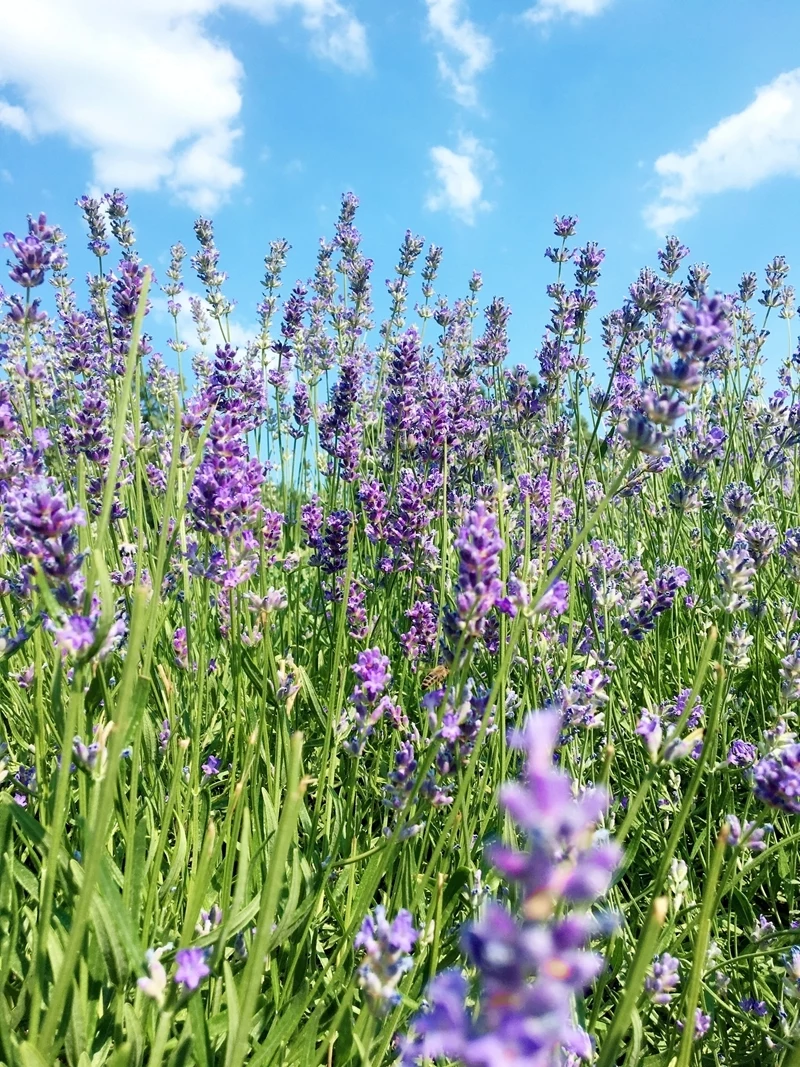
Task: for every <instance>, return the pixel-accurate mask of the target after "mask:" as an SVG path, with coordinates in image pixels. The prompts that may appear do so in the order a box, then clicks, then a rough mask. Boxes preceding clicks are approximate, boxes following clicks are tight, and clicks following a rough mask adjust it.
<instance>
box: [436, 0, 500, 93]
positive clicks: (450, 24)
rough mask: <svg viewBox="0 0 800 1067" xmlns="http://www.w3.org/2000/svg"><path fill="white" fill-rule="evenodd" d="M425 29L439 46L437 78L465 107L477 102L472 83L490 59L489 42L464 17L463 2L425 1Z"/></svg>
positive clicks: (450, 0)
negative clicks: (426, 17)
mask: <svg viewBox="0 0 800 1067" xmlns="http://www.w3.org/2000/svg"><path fill="white" fill-rule="evenodd" d="M425 2H426V4H427V6H428V27H429V29H430V31H431V33H432V34H433V37H434V39H435V40H436V42H437V43H438V44H439V45H440V50H439V51H437V53H436V59H437V62H438V64H439V74H440V75H441V77H442V79H443V80H444V82H445V83H446V84H447V86H448V87H449V88H450V91H451V92H452V94H453V96H454V97H455V99H456V100H457V101H458V103H459V104H463V105H464V106H465V107H474V106H475V105H476V104H477V102H478V91H477V87H476V84H475V82H476V79H477V77H478V75H479V74H481V73H482V72H483V71H484V70H486V68H487V67H488V66H489V64H490V63H491V62H492V59H493V58H494V46H493V44H492V41H491V39H490V38H489V37H488V36H487V35H486V34H485V33H482V32H481V31H480V30H479V29H478V27H477V26H476V25H475V23H474V22H473V21H472V20H471V19H470V18H468V17H467V15H466V13H465V7H466V4H465V3H464V2H463V0H425Z"/></svg>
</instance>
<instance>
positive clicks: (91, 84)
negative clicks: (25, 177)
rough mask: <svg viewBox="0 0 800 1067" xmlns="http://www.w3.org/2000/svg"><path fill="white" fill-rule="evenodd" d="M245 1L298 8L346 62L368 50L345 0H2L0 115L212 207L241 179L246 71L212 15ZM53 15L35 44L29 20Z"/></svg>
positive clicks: (100, 166)
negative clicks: (21, 0)
mask: <svg viewBox="0 0 800 1067" xmlns="http://www.w3.org/2000/svg"><path fill="white" fill-rule="evenodd" d="M226 6H227V7H236V8H239V9H241V10H244V11H246V12H247V13H248V14H250V15H252V16H253V17H254V18H256V19H258V20H260V21H262V22H267V23H270V22H273V21H274V20H275V19H276V18H278V17H279V16H281V15H283V14H286V13H287V12H291V11H294V12H296V13H297V14H299V16H300V19H301V22H302V24H303V26H304V28H305V30H306V31H307V33H308V35H309V40H310V43H311V48H312V51H313V52H314V53H315V54H317V55H319V56H321V57H323V58H325V59H326V60H329V61H330V62H333V63H335V64H336V65H338V66H340V67H342V68H344V69H346V70H363V69H364V68H365V67H366V66H367V64H368V62H369V53H368V49H367V42H366V35H365V32H364V28H363V26H362V25H361V23H360V22H358V20H357V19H355V17H354V16H352V15H351V14H349V12H348V10H347V9H346V8H345V7H344V6H343V4H342V3H340V2H339V0H137V3H135V4H128V5H124V4H123V5H120V4H113V5H110V4H108V3H107V0H69V2H66V0H29V2H27V3H25V4H16V3H7V4H0V40H2V41H3V48H2V51H0V86H2V85H10V86H13V87H14V89H15V91H16V94H17V97H18V99H19V102H20V105H21V106H16V105H11V104H8V103H6V102H4V101H2V100H0V125H5V126H9V127H11V128H12V129H14V130H16V131H17V132H18V133H20V134H23V135H26V136H47V135H53V134H61V135H64V136H66V137H67V138H68V139H69V140H70V141H71V142H72V143H73V144H75V145H77V146H78V147H81V148H84V149H86V150H87V151H89V152H90V153H91V157H92V167H93V175H92V180H93V181H94V182H95V183H96V184H97V185H99V186H101V187H104V188H109V187H111V186H120V187H122V188H123V189H126V190H132V189H146V190H157V189H163V188H166V189H169V190H171V191H172V192H173V193H174V194H175V195H177V196H178V197H179V198H180V199H182V200H184V201H186V202H187V203H188V204H190V205H191V206H192V207H193V208H194V209H196V210H198V211H211V210H213V209H214V208H215V207H216V206H217V205H218V204H220V203H221V202H223V201H224V200H225V199H226V198H227V197H228V196H229V195H230V193H231V191H232V190H233V189H234V188H235V187H236V186H237V185H238V184H239V183H240V182H241V181H242V178H243V177H244V172H243V171H242V169H241V167H240V166H238V165H237V163H236V162H235V147H236V143H237V140H238V139H239V137H240V135H241V130H240V127H239V115H240V111H241V106H242V93H241V86H242V81H243V76H244V72H243V70H242V66H241V64H240V62H239V60H238V59H237V58H236V56H235V55H234V54H233V52H232V51H231V49H230V48H229V47H228V46H227V45H226V44H225V43H223V42H221V41H219V40H218V39H217V38H216V37H215V36H212V35H211V33H210V32H209V31H208V29H207V26H206V20H207V19H208V18H209V17H210V16H212V15H214V14H216V13H218V12H219V11H221V10H222V9H223V8H224V7H226ZM31 25H37V26H40V27H43V28H44V29H43V32H42V33H41V34H39V35H38V37H37V43H36V47H35V48H31V47H30V26H31Z"/></svg>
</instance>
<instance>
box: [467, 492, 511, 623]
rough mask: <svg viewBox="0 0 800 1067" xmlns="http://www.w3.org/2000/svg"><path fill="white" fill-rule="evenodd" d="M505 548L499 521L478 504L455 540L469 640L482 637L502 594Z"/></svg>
mask: <svg viewBox="0 0 800 1067" xmlns="http://www.w3.org/2000/svg"><path fill="white" fill-rule="evenodd" d="M503 547H504V545H503V541H502V539H501V537H500V535H499V534H498V532H497V519H496V518H495V517H494V515H492V514H491V513H490V512H489V511H487V509H486V505H485V504H484V503H483V501H479V502H478V503H477V504H476V505H475V507H474V509H473V510H472V511H471V512H470V513H469V516H468V518H467V521H466V523H465V524H464V525H463V526H462V527H461V531H460V533H459V535H458V537H457V539H456V548H457V549H458V555H459V567H458V595H457V597H456V605H457V607H458V615H459V618H460V620H461V623H462V626H463V627H464V629H465V630H466V633H467V636H469V637H478V636H480V634H481V633H482V632H483V627H484V621H485V619H486V616H487V615H488V614H489V612H490V611H491V610H492V608H493V607H494V606H495V604H496V603H497V601H498V600H499V599H500V597H501V596H502V595H503V586H502V583H501V581H500V553H501V551H502V549H503Z"/></svg>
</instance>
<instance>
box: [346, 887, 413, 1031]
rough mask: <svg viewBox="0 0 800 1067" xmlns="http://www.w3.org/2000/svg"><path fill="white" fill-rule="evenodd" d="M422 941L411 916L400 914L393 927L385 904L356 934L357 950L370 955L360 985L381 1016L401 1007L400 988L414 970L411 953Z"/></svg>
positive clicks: (402, 912)
mask: <svg viewBox="0 0 800 1067" xmlns="http://www.w3.org/2000/svg"><path fill="white" fill-rule="evenodd" d="M418 937H419V934H418V933H417V931H416V930H415V929H414V923H413V921H412V918H411V912H409V911H406V910H405V909H403V910H402V911H399V912H398V913H397V916H396V918H395V919H394V921H393V922H391V923H390V922H389V921H388V919H387V918H386V910H385V908H384V907H383V905H381V904H379V905H378V907H377V908H375V912H374V914H373V915H367V917H366V918H365V919H364V922H363V924H362V926H361V929H360V930H359V932H358V933H357V934H356V938H355V942H354V944H355V947H356V948H363V949H364V950H365V952H366V958H365V960H364V962H363V963H362V964H361V966H360V967H359V969H358V982H359V985H360V986H361V988H362V989H364V990H365V991H366V993H367V996H368V997H369V999H370V1002H371V1003H372V1005H373V1008H374V1009H375V1010H376V1011H377V1012H378V1013H379V1014H383V1013H385V1012H386V1011H388V1010H389V1008H391V1007H394V1006H395V1005H396V1004H399V1003H400V994H399V993H398V991H397V984H398V982H399V981H400V979H401V978H402V977H403V975H404V974H405V973H406V971H408V970H410V969H411V967H412V966H413V964H412V960H411V956H410V953H411V952H412V950H413V948H414V944H415V942H416V940H417V938H418Z"/></svg>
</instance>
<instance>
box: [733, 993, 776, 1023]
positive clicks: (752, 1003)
mask: <svg viewBox="0 0 800 1067" xmlns="http://www.w3.org/2000/svg"><path fill="white" fill-rule="evenodd" d="M739 1007H740V1008H741V1009H742V1011H743V1012H744V1013H745V1014H746V1015H757V1016H759V1018H762V1019H763V1018H764V1016H765V1015H769V1008H768V1007H767V1005H766V1002H765V1001H763V1000H756V999H755V997H742V999H741V1000H740V1001H739Z"/></svg>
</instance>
